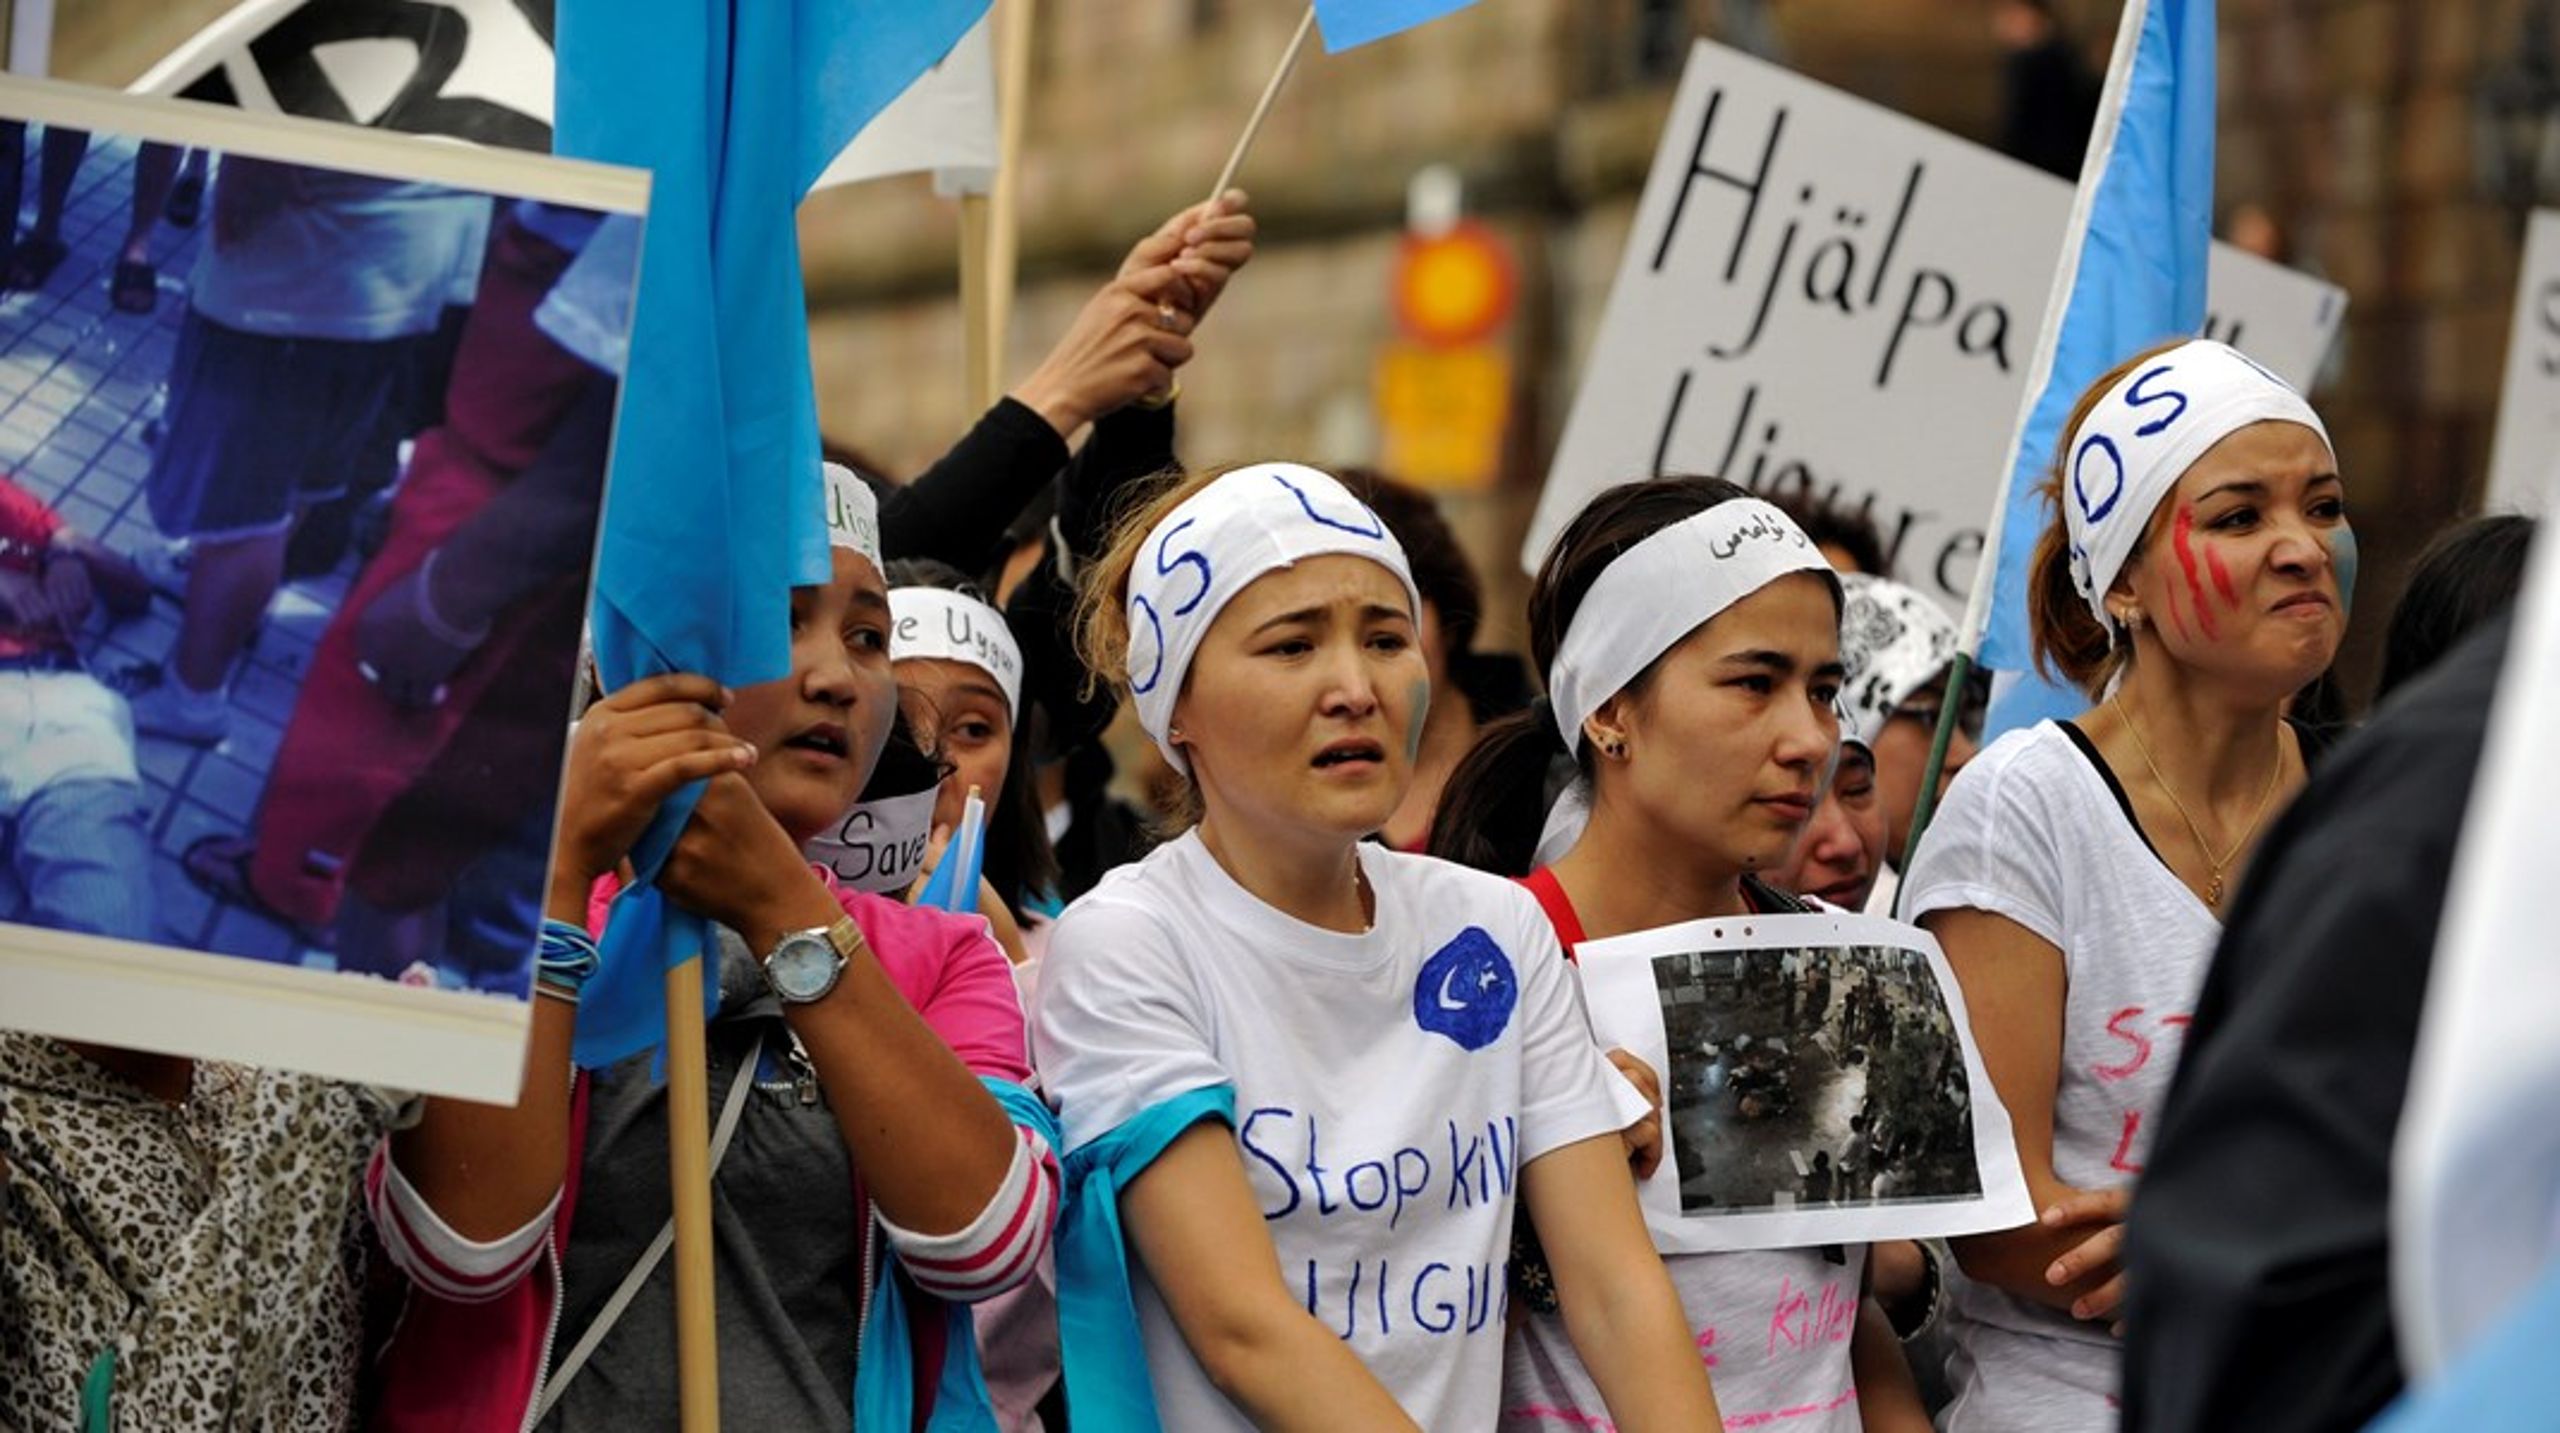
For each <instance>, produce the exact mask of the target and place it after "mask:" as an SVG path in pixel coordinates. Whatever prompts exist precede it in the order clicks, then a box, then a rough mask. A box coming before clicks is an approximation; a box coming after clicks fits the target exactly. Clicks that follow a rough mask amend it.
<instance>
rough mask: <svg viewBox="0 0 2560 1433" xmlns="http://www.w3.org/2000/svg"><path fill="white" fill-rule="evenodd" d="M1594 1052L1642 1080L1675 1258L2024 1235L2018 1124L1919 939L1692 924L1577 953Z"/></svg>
mask: <svg viewBox="0 0 2560 1433" xmlns="http://www.w3.org/2000/svg"><path fill="white" fill-rule="evenodd" d="M1575 959H1576V960H1577V962H1578V963H1579V968H1580V970H1581V974H1582V987H1583V992H1584V995H1585V997H1586V999H1587V1001H1588V1004H1589V1006H1590V1010H1591V1023H1592V1027H1593V1030H1594V1032H1595V1033H1596V1034H1597V1035H1598V1036H1599V1039H1600V1043H1601V1044H1602V1045H1604V1046H1608V1047H1610V1048H1613V1049H1623V1050H1626V1051H1628V1052H1630V1053H1632V1054H1634V1055H1635V1056H1636V1057H1637V1058H1639V1059H1641V1060H1643V1061H1644V1062H1645V1063H1646V1064H1648V1065H1651V1066H1652V1067H1653V1068H1654V1070H1655V1071H1656V1073H1657V1074H1658V1075H1659V1076H1660V1078H1661V1081H1662V1089H1663V1097H1664V1103H1665V1106H1666V1129H1665V1131H1664V1133H1665V1136H1666V1138H1665V1140H1664V1145H1665V1153H1664V1155H1663V1159H1662V1166H1661V1168H1659V1169H1658V1170H1656V1171H1655V1172H1654V1174H1653V1177H1652V1178H1650V1179H1646V1180H1644V1181H1642V1182H1641V1183H1640V1184H1638V1186H1637V1195H1638V1198H1639V1201H1640V1202H1641V1203H1642V1205H1643V1207H1644V1217H1645V1226H1646V1228H1647V1229H1649V1230H1650V1231H1651V1232H1652V1234H1653V1239H1654V1244H1655V1246H1656V1247H1658V1248H1660V1249H1661V1250H1663V1251H1664V1252H1665V1253H1673V1254H1702V1253H1724V1252H1729V1251H1732V1250H1737V1249H1776V1248H1798V1247H1802V1246H1806V1245H1812V1244H1834V1243H1859V1242H1866V1241H1872V1240H1877V1239H1914V1238H1922V1237H1927V1236H1933V1235H1957V1234H1979V1233H1983V1232H1986V1231H1989V1230H1993V1229H2011V1228H2015V1227H2017V1226H2019V1225H2021V1224H2026V1223H2029V1222H2031V1221H2032V1220H2033V1219H2034V1217H2035V1213H2034V1209H2033V1207H2032V1205H2031V1204H2030V1202H2029V1200H2028V1198H2027V1187H2026V1179H2025V1176H2024V1175H2023V1174H2022V1173H2021V1172H2020V1171H2019V1168H2018V1154H2017V1148H2016V1145H2015V1144H2014V1143H2013V1141H2012V1138H2011V1134H2010V1128H2009V1115H2008V1111H2007V1110H2005V1109H2003V1108H2002V1107H2001V1104H2000V1098H1999V1096H1998V1094H1997V1093H1995V1092H1994V1091H1993V1089H1992V1087H1991V1080H1990V1078H1989V1076H1987V1075H1986V1074H1984V1073H1983V1069H1982V1059H1981V1056H1980V1054H1979V1053H1977V1052H1976V1050H1975V1049H1974V1044H1973V1035H1972V1029H1971V1027H1970V1026H1969V1025H1968V1024H1967V1023H1966V1019H1965V1008H1964V994H1963V992H1962V991H1961V990H1959V989H1958V988H1957V986H1956V982H1955V977H1954V976H1953V975H1952V974H1951V973H1950V972H1949V971H1948V969H1947V963H1946V957H1945V956H1943V955H1941V954H1940V953H1939V951H1938V945H1937V942H1936V941H1935V940H1933V939H1931V938H1930V936H1929V935H1928V933H1927V932H1925V931H1922V930H1919V929H1917V928H1916V927H1912V926H1907V925H1903V924H1901V923H1899V922H1897V921H1889V920H1882V919H1879V918H1877V917H1874V916H1856V915H1847V914H1840V913H1833V912H1824V913H1819V914H1813V915H1782V916H1741V917H1735V918H1733V919H1729V920H1703V921H1689V922H1686V923H1684V924H1681V925H1676V926H1665V927H1663V928H1661V929H1659V930H1650V931H1642V932H1638V933H1637V934H1634V935H1625V936H1616V937H1612V938H1610V939H1608V940H1597V941H1585V942H1583V943H1582V944H1581V945H1580V946H1578V947H1576V949H1575Z"/></svg>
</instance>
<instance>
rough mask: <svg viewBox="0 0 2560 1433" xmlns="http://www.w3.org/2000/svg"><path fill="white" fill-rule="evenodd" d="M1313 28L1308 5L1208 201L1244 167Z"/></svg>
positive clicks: (1312, 11)
mask: <svg viewBox="0 0 2560 1433" xmlns="http://www.w3.org/2000/svg"><path fill="white" fill-rule="evenodd" d="M1315 28H1316V7H1315V6H1313V5H1309V6H1308V7H1307V13H1306V14H1305V15H1303V16H1301V17H1299V20H1298V33H1296V34H1295V35H1292V36H1290V37H1289V48H1288V49H1287V50H1285V51H1283V52H1282V53H1281V55H1280V67H1279V68H1278V69H1276V70H1273V71H1272V72H1271V82H1270V83H1269V84H1266V85H1264V86H1263V87H1262V98H1261V99H1258V100H1256V101H1254V105H1253V114H1252V117H1251V118H1248V119H1247V120H1246V121H1245V122H1244V133H1242V134H1240V135H1237V136H1236V147H1235V148H1234V149H1233V150H1230V151H1229V152H1228V154H1227V167H1226V168H1224V169H1221V170H1219V171H1218V182H1217V183H1216V184H1214V185H1212V186H1210V189H1209V202H1210V203H1212V204H1214V203H1216V202H1218V196H1219V195H1221V194H1224V193H1226V192H1227V186H1228V185H1230V184H1233V183H1235V182H1236V172H1237V171H1238V170H1241V169H1243V168H1244V157H1245V153H1246V151H1248V150H1250V149H1252V148H1253V137H1254V136H1255V135H1257V134H1260V133H1261V132H1262V121H1263V118H1264V117H1265V116H1267V115H1269V114H1270V113H1271V102H1272V101H1273V100H1274V99H1277V98H1278V97H1279V95H1280V87H1281V86H1282V85H1285V84H1287V83H1288V82H1289V72H1290V71H1292V70H1294V69H1296V68H1297V67H1298V56H1299V55H1300V54H1302V53H1304V52H1305V50H1306V48H1307V36H1308V35H1310V34H1312V33H1314V31H1315Z"/></svg>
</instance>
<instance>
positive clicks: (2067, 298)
mask: <svg viewBox="0 0 2560 1433" xmlns="http://www.w3.org/2000/svg"><path fill="white" fill-rule="evenodd" d="M2150 10H2151V4H2150V0H2129V3H2127V4H2126V6H2125V7H2124V15H2123V17H2122V18H2121V19H2120V20H2118V21H2117V24H2116V48H2115V53H2114V54H2113V55H2112V56H2111V57H2110V58H2109V59H2108V62H2107V82H2106V88H2105V89H2104V90H2102V91H2101V92H2100V94H2099V99H2098V118H2097V122H2096V123H2095V124H2093V125H2091V126H2090V127H2089V149H2088V152H2087V153H2086V154H2085V155H2083V156H2082V157H2081V160H2080V182H2079V187H2078V188H2077V189H2076V190H2075V191H2074V192H2073V194H2072V196H2071V222H2070V224H2069V225H2068V226H2067V227H2066V228H2065V229H2064V230H2063V234H2062V255H2061V257H2060V258H2059V259H2058V260H2057V261H2056V262H2055V264H2054V269H2053V284H2052V287H2051V288H2050V289H2049V290H2047V292H2046V295H2045V306H2044V323H2043V324H2042V325H2041V326H2040V328H2039V331H2038V332H2037V334H2036V350H2035V358H2034V360H2033V361H2032V362H2031V363H2029V364H2028V366H2027V383H2026V387H2025V388H2024V389H2023V390H2022V391H2021V392H2020V393H2019V395H2018V421H2017V422H2016V423H2015V424H2013V425H2012V426H2011V427H2010V430H2009V447H2008V451H2007V453H2006V454H2005V455H2004V457H2003V461H2002V462H2001V464H2000V483H1999V486H1998V487H1997V488H1995V489H1994V490H1993V495H1992V504H1991V520H1990V521H1989V522H1988V523H1986V524H1985V525H1984V529H1983V534H1982V555H1981V557H1979V558H1978V559H1976V560H1975V562H1974V567H1973V586H1972V588H1971V589H1970V590H1969V591H1967V592H1966V594H1965V603H1964V627H1963V629H1962V631H1963V640H1962V641H1961V642H1959V643H1957V645H1956V655H1955V660H1954V661H1953V662H1951V663H1949V664H1948V666H1947V683H1946V694H1945V696H1944V697H1943V698H1942V699H1941V700H1940V701H1939V703H1938V729H1937V731H1936V732H1934V733H1932V734H1931V736H1930V738H1929V764H1928V766H1927V768H1926V769H1924V770H1923V771H1922V772H1921V773H1920V799H1919V800H1918V801H1917V802H1916V803H1915V804H1914V805H1913V806H1912V808H1911V836H1910V839H1909V840H1907V841H1905V842H1904V843H1903V851H1902V872H1903V874H1904V875H1905V876H1908V875H1909V874H1910V873H1911V867H1912V864H1913V862H1914V860H1915V859H1916V858H1917V857H1918V855H1919V852H1920V840H1921V837H1922V836H1924V835H1925V834H1927V832H1928V830H1929V822H1930V820H1931V818H1933V817H1935V816H1936V815H1937V814H1938V797H1939V794H1940V792H1939V786H1940V784H1941V783H1940V780H1939V776H1940V773H1942V772H1943V771H1944V770H1945V769H1946V764H1947V748H1948V747H1949V746H1951V745H1953V744H1954V741H1955V733H1956V723H1957V722H1958V721H1959V720H1961V719H1962V716H1963V712H1964V708H1965V702H1964V691H1965V686H1966V684H1967V683H1968V682H1970V681H1971V680H1972V679H1973V673H1974V669H1975V666H1976V665H1977V664H1978V663H1979V662H1980V660H1981V656H1982V639H1983V634H1984V633H1986V632H1988V631H1989V630H1990V627H1991V593H1992V587H1993V585H1994V583H1993V577H1994V574H1995V573H1996V572H1997V571H1998V569H1999V565H2000V546H2001V541H2002V538H2003V536H2004V534H2005V531H2006V529H2007V527H2008V525H2009V489H2010V484H2012V483H2013V482H2015V481H2016V480H2017V472H2018V459H2019V457H2020V456H2021V455H2022V454H2023V452H2024V450H2025V447H2026V442H2027V435H2028V432H2029V430H2030V429H2032V428H2033V427H2034V425H2035V415H2036V406H2037V404H2038V403H2039V402H2040V401H2041V400H2042V399H2043V397H2044V391H2045V389H2046V388H2047V387H2049V386H2051V384H2052V382H2053V362H2054V354H2055V352H2056V351H2057V350H2058V349H2059V348H2060V347H2061V339H2062V323H2063V320H2064V318H2065V317H2066V316H2067V315H2068V314H2069V312H2070V309H2071V291H2072V288H2073V286H2074V285H2075V284H2076V283H2077V282H2078V279H2079V276H2080V251H2081V247H2082V246H2083V245H2084V244H2085V243H2086V242H2087V241H2088V237H2089V216H2090V214H2091V212H2092V211H2094V210H2095V209H2096V207H2097V203H2098V188H2099V185H2100V184H2101V183H2102V182H2103V181H2104V180H2105V179H2106V173H2107V160H2108V158H2109V156H2110V155H2112V154H2113V152H2114V150H2115V143H2116V131H2117V130H2118V128H2120V127H2121V126H2122V125H2123V123H2124V106H2125V99H2126V96H2127V95H2128V93H2129V92H2130V91H2131V89H2132V84H2133V66H2134V59H2135V57H2136V56H2137V55H2139V54H2140V53H2141V50H2142V27H2143V23H2144V22H2145V21H2146V20H2147V19H2148V18H2149V15H2150ZM1903 889H1905V890H1907V889H1909V885H1908V883H1907V882H1906V883H1905V885H1904V887H1903ZM1894 904H1895V910H1896V913H1897V914H1899V913H1900V908H1901V896H1900V893H1899V892H1897V893H1896V895H1895V901H1894Z"/></svg>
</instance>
